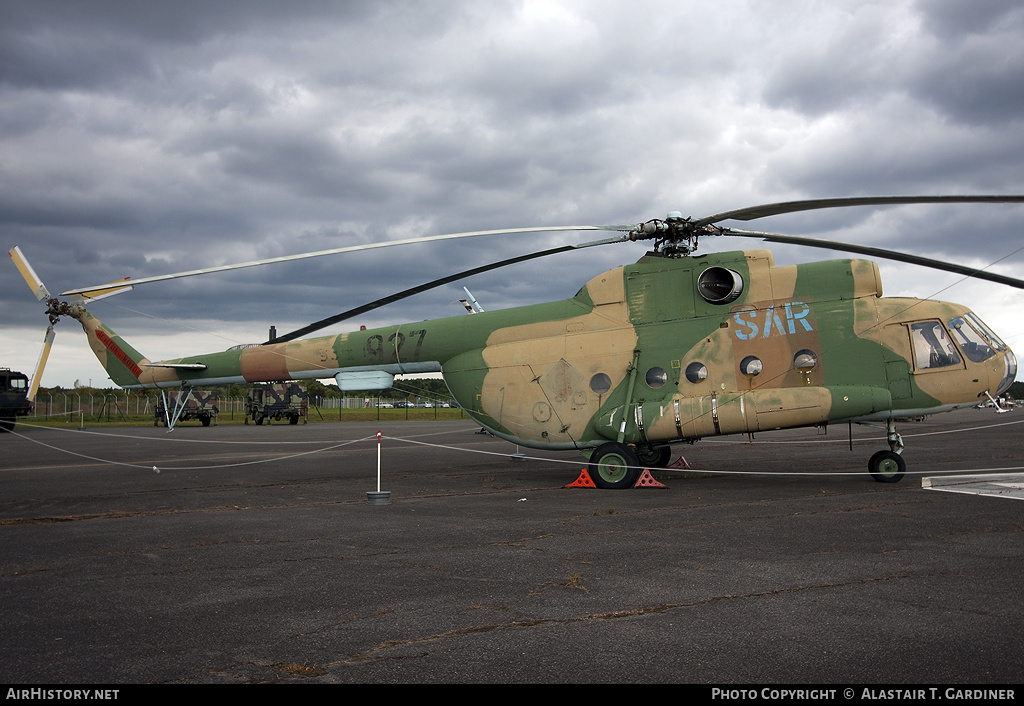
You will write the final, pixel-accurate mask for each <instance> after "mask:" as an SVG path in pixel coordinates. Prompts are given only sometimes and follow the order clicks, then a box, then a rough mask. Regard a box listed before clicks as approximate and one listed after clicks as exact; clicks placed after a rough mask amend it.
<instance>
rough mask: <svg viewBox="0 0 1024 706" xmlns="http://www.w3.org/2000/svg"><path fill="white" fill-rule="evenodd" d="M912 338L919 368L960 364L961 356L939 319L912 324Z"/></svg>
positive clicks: (915, 363) (925, 368)
mask: <svg viewBox="0 0 1024 706" xmlns="http://www.w3.org/2000/svg"><path fill="white" fill-rule="evenodd" d="M910 340H911V342H912V343H913V344H914V365H915V367H916V369H917V370H932V369H935V368H948V367H949V366H951V365H959V364H960V356H959V355H958V354H957V352H956V348H954V347H953V342H952V341H950V340H949V336H947V335H946V329H944V328H943V327H942V324H941V323H939V322H938V321H918V322H916V323H913V324H910Z"/></svg>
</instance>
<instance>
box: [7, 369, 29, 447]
mask: <svg viewBox="0 0 1024 706" xmlns="http://www.w3.org/2000/svg"><path fill="white" fill-rule="evenodd" d="M31 411H32V402H31V401H30V400H29V399H28V377H27V376H26V375H25V374H24V373H19V372H17V371H16V370H11V369H10V368H0V432H4V431H11V430H13V429H14V425H15V424H16V423H17V421H18V417H24V416H25V415H26V414H28V413H29V412H31Z"/></svg>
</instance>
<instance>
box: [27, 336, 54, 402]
mask: <svg viewBox="0 0 1024 706" xmlns="http://www.w3.org/2000/svg"><path fill="white" fill-rule="evenodd" d="M55 335H56V334H55V333H54V330H53V326H47V327H46V335H45V336H44V337H43V349H42V350H41V351H39V360H38V361H36V371H35V372H34V373H32V383H31V385H29V388H28V401H29V402H35V401H36V392H38V391H39V383H40V381H41V380H42V379H43V369H44V368H46V361H47V360H48V359H49V357H50V348H51V347H52V346H53V338H54V336H55Z"/></svg>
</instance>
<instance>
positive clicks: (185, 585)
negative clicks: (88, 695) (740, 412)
mask: <svg viewBox="0 0 1024 706" xmlns="http://www.w3.org/2000/svg"><path fill="white" fill-rule="evenodd" d="M72 426H75V425H72ZM377 429H378V425H377V424H375V423H374V424H364V423H346V424H310V425H300V426H290V425H272V426H262V427H257V426H255V425H249V426H230V425H222V426H214V427H206V428H204V427H201V426H198V424H196V425H189V424H185V425H182V426H179V427H178V428H177V429H176V430H175V431H174V432H173V433H168V432H167V431H166V430H165V429H163V428H153V427H139V428H114V429H103V430H101V429H86V430H85V431H77V430H74V429H69V430H66V431H65V430H49V429H41V428H31V427H29V426H27V425H20V424H19V426H18V427H17V429H16V433H15V434H7V435H4V436H3V437H2V438H0V448H2V449H3V453H2V454H0V611H2V616H3V628H4V630H3V640H2V644H0V682H2V683H5V684H18V685H25V684H43V683H48V684H132V683H253V682H306V683H375V682H376V683H405V682H417V683H430V682H447V683H467V682H471V683H496V682H497V683H563V682H568V683H623V682H628V683H696V684H714V685H728V684H753V683H763V684H772V683H776V684H796V683H819V684H820V683H824V684H917V685H921V684H989V685H991V684H1007V683H1009V684H1012V683H1015V682H1018V681H1019V679H1020V665H1021V664H1024V621H1022V619H1021V617H1020V601H1019V597H1020V586H1021V585H1024V562H1022V561H1021V557H1022V554H1024V513H1022V511H1024V505H1022V504H1020V502H1019V501H1016V500H1014V499H1011V498H1010V497H993V496H985V495H974V494H964V493H951V492H935V491H934V490H929V489H926V488H923V487H922V485H923V482H922V479H924V478H931V477H935V476H938V475H941V474H958V475H970V474H971V473H974V472H982V471H984V470H985V469H1001V470H1000V471H999V472H1000V473H1002V474H1010V475H1011V478H1010V480H1005V479H1004V480H1001V481H1000V485H998V487H1000V488H1005V487H1007V483H1009V484H1010V485H1011V486H1012V485H1013V483H1014V482H1016V481H1014V480H1013V475H1012V474H1014V473H1020V470H1016V471H1014V470H1006V469H1014V468H1015V467H1017V466H1020V465H1024V463H1022V459H1024V434H1022V431H1024V410H1017V411H1015V412H1013V413H1010V414H1003V415H996V414H993V413H992V412H991V410H989V411H984V410H973V409H972V410H965V411H961V412H956V413H952V414H947V415H939V416H936V417H932V418H929V419H928V420H926V421H924V422H916V423H906V424H902V425H900V427H899V429H900V431H901V432H902V433H903V434H904V437H905V442H906V450H905V451H904V457H905V458H906V460H907V464H908V474H907V477H906V478H905V479H904V480H903V481H902V482H901V483H898V484H883V483H876V482H874V481H872V480H871V479H870V477H869V476H868V475H867V473H866V472H865V464H866V460H867V458H868V456H870V455H871V453H873V452H874V451H877V450H879V449H881V448H884V446H885V445H884V430H882V429H875V428H869V427H860V426H855V427H854V428H853V430H852V435H853V443H852V445H853V450H852V451H851V450H850V440H849V438H848V429H847V427H846V425H841V426H833V427H831V428H830V429H829V430H828V433H827V434H823V433H820V432H819V431H818V430H814V429H804V430H790V431H786V432H777V433H773V434H767V433H766V434H758V435H756V436H755V437H754V438H753V439H749V438H747V437H746V436H742V437H725V438H722V439H718V440H705V441H702V442H699V443H697V444H696V445H693V446H685V445H683V446H677V447H675V450H676V451H677V452H679V453H682V454H683V455H684V456H685V457H686V459H687V460H688V461H689V462H690V464H691V465H692V466H693V467H694V468H695V469H702V471H696V470H694V471H689V472H685V473H683V472H679V471H674V472H659V471H656V472H655V473H654V476H655V477H656V478H657V479H659V480H661V481H662V482H664V483H665V484H666V485H667V486H668V488H667V489H654V488H645V489H638V490H631V491H602V490H593V489H577V488H573V489H566V488H564V486H565V485H566V484H567V483H570V482H571V481H573V480H574V479H575V478H576V477H577V476H578V475H579V472H580V470H581V469H582V468H583V466H584V462H583V460H582V458H581V457H578V456H574V455H573V454H571V453H550V454H544V455H543V456H544V458H539V459H534V458H530V459H528V460H518V461H517V460H512V459H510V454H514V453H516V451H519V452H521V453H523V454H525V455H527V456H533V454H532V452H531V451H530V450H529V449H522V448H520V449H516V447H514V446H513V445H511V444H509V443H507V442H505V441H502V440H500V439H496V438H494V437H491V436H489V435H484V434H479V433H477V431H478V427H476V426H474V425H473V424H471V423H470V422H402V423H393V424H387V425H385V426H381V427H380V429H381V430H382V432H383V436H384V439H383V443H382V445H381V459H382V480H381V488H382V489H384V490H389V491H391V493H392V495H391V503H390V504H389V505H371V504H369V503H367V495H366V493H367V491H373V490H375V489H376V483H377V480H376V463H377V445H376V440H375V435H376V431H377ZM413 442H418V443H413ZM479 452H485V453H479ZM677 455H678V454H677ZM703 471H708V472H703ZM710 471H737V472H740V473H739V474H717V473H711V472H710Z"/></svg>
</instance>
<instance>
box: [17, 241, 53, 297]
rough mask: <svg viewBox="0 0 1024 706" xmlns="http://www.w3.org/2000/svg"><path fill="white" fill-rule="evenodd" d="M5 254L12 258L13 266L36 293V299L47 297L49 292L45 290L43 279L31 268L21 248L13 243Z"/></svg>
mask: <svg viewBox="0 0 1024 706" xmlns="http://www.w3.org/2000/svg"><path fill="white" fill-rule="evenodd" d="M7 254H8V255H10V256H11V259H12V260H14V266H15V267H17V268H18V272H20V273H21V276H22V277H24V278H25V282H27V283H28V286H29V289H31V290H32V293H33V294H35V295H36V299H39V300H43V299H49V298H50V293H49V292H48V291H47V290H46V286H45V285H44V284H43V281H42V280H41V279H39V275H37V274H36V271H35V270H33V269H32V265H30V264H28V260H26V259H25V256H24V255H22V254H21V248H19V247H18V246H17V245H15V246H14V247H13V248H11V249H10V250H8V251H7Z"/></svg>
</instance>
